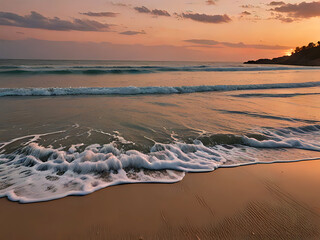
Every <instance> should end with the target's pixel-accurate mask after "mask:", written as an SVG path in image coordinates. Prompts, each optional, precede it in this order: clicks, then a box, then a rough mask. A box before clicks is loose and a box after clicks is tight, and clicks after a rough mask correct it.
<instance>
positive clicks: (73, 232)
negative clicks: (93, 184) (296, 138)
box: [0, 161, 320, 239]
mask: <svg viewBox="0 0 320 240" xmlns="http://www.w3.org/2000/svg"><path fill="white" fill-rule="evenodd" d="M319 169H320V161H308V162H297V163H281V164H270V165H251V166H244V167H237V168H228V169H227V168H224V169H218V170H216V171H214V172H211V173H201V174H187V176H186V177H185V179H184V180H183V181H182V182H179V183H175V184H131V185H122V186H114V187H110V188H106V189H103V190H100V191H98V192H95V193H93V194H90V195H87V196H82V197H77V196H71V197H67V198H64V199H59V200H55V201H50V202H43V203H33V204H19V203H16V202H10V201H8V200H7V199H5V198H2V199H0V213H1V218H0V239H319V238H320V188H319V183H320V174H319Z"/></svg>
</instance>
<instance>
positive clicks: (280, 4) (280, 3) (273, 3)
mask: <svg viewBox="0 0 320 240" xmlns="http://www.w3.org/2000/svg"><path fill="white" fill-rule="evenodd" d="M285 4H286V3H285V2H283V1H272V2H270V3H269V4H268V5H269V6H282V5H285Z"/></svg>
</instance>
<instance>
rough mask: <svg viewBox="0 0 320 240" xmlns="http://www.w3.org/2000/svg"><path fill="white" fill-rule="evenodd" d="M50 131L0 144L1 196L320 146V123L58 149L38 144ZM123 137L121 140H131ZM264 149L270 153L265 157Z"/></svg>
mask: <svg viewBox="0 0 320 240" xmlns="http://www.w3.org/2000/svg"><path fill="white" fill-rule="evenodd" d="M51 134H58V132H56V133H47V134H37V135H34V136H33V135H29V136H26V137H20V138H17V139H13V140H10V141H8V142H6V143H2V144H0V146H1V147H0V151H2V153H0V179H1V181H0V197H4V196H7V197H8V198H9V199H10V200H13V201H19V202H22V203H28V202H38V201H48V200H52V199H57V198H61V197H65V196H68V195H85V194H88V193H91V192H94V191H96V190H98V189H101V188H105V187H108V186H112V185H118V184H124V183H142V182H144V183H146V182H157V183H173V182H177V181H180V180H182V179H183V177H184V175H185V173H186V172H209V171H213V170H215V169H217V168H219V167H235V166H241V165H248V164H257V163H268V162H269V163H271V162H283V160H279V159H277V156H279V154H276V153H277V152H270V151H276V150H277V149H281V151H282V153H283V151H285V150H286V149H288V150H289V149H303V150H309V151H316V152H320V143H319V137H320V125H307V126H301V127H296V128H292V127H291V128H283V129H261V130H260V131H259V132H258V134H251V135H242V136H241V135H231V134H229V135H223V134H220V135H219V134H218V135H217V134H216V135H208V136H199V137H197V138H195V139H194V140H193V141H192V142H189V143H187V142H183V141H179V140H176V141H174V142H171V143H167V144H164V143H154V145H153V146H152V147H151V148H150V150H149V151H148V152H142V151H139V150H135V149H129V150H124V149H121V148H119V147H117V144H116V143H115V142H111V143H108V144H102V145H101V144H93V145H89V146H86V147H85V146H84V144H83V143H80V144H74V145H72V146H70V147H65V148H63V147H60V148H58V149H55V148H53V147H52V146H42V145H41V144H39V142H38V140H39V139H40V138H41V137H43V136H45V135H51ZM30 138H31V140H30ZM22 139H25V141H26V143H25V144H23V145H22V146H23V147H20V148H19V149H17V150H16V151H14V152H11V153H6V150H5V148H6V147H8V145H10V144H14V143H15V142H16V141H21V140H22ZM121 139H122V140H121V142H122V144H129V143H131V142H130V141H123V140H124V139H123V138H121ZM266 152H268V153H269V159H268V158H267V159H266V158H265V155H264V154H266ZM270 156H271V157H270ZM313 159H320V158H313ZM300 160H312V159H311V158H305V159H300ZM289 161H298V160H297V159H295V160H292V159H291V160H290V159H289Z"/></svg>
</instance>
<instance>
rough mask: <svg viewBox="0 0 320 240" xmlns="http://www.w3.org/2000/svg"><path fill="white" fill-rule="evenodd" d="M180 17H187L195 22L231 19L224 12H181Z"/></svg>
mask: <svg viewBox="0 0 320 240" xmlns="http://www.w3.org/2000/svg"><path fill="white" fill-rule="evenodd" d="M182 17H184V18H189V19H192V20H194V21H197V22H204V23H227V22H230V21H231V18H230V17H229V16H228V15H226V14H224V15H207V14H200V13H182Z"/></svg>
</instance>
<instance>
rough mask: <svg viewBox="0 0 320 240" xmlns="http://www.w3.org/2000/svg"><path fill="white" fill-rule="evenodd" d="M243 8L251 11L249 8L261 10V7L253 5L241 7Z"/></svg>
mask: <svg viewBox="0 0 320 240" xmlns="http://www.w3.org/2000/svg"><path fill="white" fill-rule="evenodd" d="M240 7H241V8H245V9H249V8H260V7H259V6H254V5H251V4H246V5H241V6H240Z"/></svg>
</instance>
